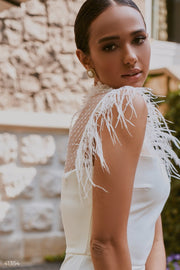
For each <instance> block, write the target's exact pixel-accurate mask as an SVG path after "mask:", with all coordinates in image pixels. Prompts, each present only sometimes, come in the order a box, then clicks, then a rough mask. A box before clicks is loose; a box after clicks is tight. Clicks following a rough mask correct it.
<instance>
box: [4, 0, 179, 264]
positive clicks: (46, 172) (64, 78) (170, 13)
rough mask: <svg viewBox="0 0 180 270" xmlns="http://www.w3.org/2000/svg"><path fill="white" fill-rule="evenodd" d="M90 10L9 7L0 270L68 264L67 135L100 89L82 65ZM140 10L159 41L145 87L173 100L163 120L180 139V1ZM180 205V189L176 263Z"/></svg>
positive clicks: (172, 227) (171, 245)
mask: <svg viewBox="0 0 180 270" xmlns="http://www.w3.org/2000/svg"><path fill="white" fill-rule="evenodd" d="M83 2H84V1H82V0H76V1H75V0H42V1H40V0H30V1H26V0H23V1H22V0H0V262H1V264H2V265H6V266H8V267H10V266H17V265H19V264H22V263H24V262H30V263H32V264H34V263H37V262H42V261H44V260H50V261H53V260H61V256H60V255H62V254H63V253H64V250H65V239H64V232H63V226H62V222H61V213H60V209H59V204H60V195H61V177H62V174H63V167H64V162H65V157H66V146H67V141H68V132H69V127H70V123H71V117H72V115H73V114H74V113H75V111H77V110H78V109H79V108H80V106H81V104H82V98H83V96H84V95H85V94H86V93H87V91H88V86H89V85H90V84H92V81H90V79H88V78H87V75H86V72H85V71H84V70H83V68H82V67H81V65H80V64H79V63H78V60H77V59H76V56H75V44H74V33H73V24H74V19H75V16H76V14H77V12H78V10H79V7H80V6H81V5H82V3H83ZM135 2H136V3H137V4H138V5H139V7H140V8H141V10H142V12H143V14H144V16H145V19H146V22H147V29H148V32H149V35H150V37H151V47H152V59H151V65H150V72H149V76H148V78H147V81H146V84H145V86H147V87H150V88H152V89H153V91H154V93H155V94H157V95H160V96H164V98H163V102H162V103H161V105H160V110H161V112H162V113H163V114H164V115H165V117H166V118H167V119H168V120H170V121H172V122H173V124H169V125H170V128H172V129H173V130H175V131H176V132H175V136H177V137H178V138H179V139H180V31H179V25H180V16H179V15H180V0H139V1H138V0H136V1H135ZM178 155H179V157H180V152H179V153H178ZM179 202H180V182H179V181H178V180H176V179H172V191H171V195H170V197H169V200H168V202H167V204H166V206H165V209H164V211H163V215H162V217H163V225H164V237H165V245H166V251H167V255H172V256H174V255H173V254H178V253H180V207H179ZM72 226H73V224H72ZM172 256H171V257H172ZM174 258H175V257H172V260H176V259H177V257H176V258H175V259H174ZM169 260H171V259H169ZM177 260H178V259H177ZM172 269H173V268H172ZM174 269H175V268H174Z"/></svg>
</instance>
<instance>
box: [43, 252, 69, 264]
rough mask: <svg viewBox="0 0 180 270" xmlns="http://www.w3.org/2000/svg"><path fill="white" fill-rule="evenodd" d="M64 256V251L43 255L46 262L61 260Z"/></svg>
mask: <svg viewBox="0 0 180 270" xmlns="http://www.w3.org/2000/svg"><path fill="white" fill-rule="evenodd" d="M64 258H65V253H63V254H61V255H54V256H53V255H47V256H45V257H44V260H45V261H46V262H50V263H54V262H63V261H64Z"/></svg>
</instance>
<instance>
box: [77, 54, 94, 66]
mask: <svg viewBox="0 0 180 270" xmlns="http://www.w3.org/2000/svg"><path fill="white" fill-rule="evenodd" d="M76 55H77V57H78V59H79V61H80V62H81V64H82V65H83V66H84V67H85V69H89V68H91V60H90V56H89V55H87V54H85V53H84V52H83V51H81V50H80V49H77V50H76Z"/></svg>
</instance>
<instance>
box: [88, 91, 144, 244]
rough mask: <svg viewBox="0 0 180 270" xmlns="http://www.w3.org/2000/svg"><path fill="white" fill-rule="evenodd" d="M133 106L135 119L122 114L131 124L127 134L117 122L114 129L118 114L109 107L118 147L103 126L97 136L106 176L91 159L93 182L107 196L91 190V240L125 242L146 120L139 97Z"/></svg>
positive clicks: (97, 163)
mask: <svg viewBox="0 0 180 270" xmlns="http://www.w3.org/2000/svg"><path fill="white" fill-rule="evenodd" d="M123 106H126V104H123ZM133 106H134V108H135V111H136V115H133V116H132V110H131V108H130V107H127V109H126V112H125V117H126V119H129V120H130V121H131V123H132V124H133V125H131V124H130V123H128V122H127V123H128V124H127V125H128V131H127V129H126V128H125V126H123V125H122V123H120V122H119V124H118V126H117V127H116V126H115V125H116V121H117V117H118V113H117V109H116V108H114V107H113V111H112V112H113V119H114V120H113V127H114V129H115V131H116V134H117V135H118V140H119V142H120V143H119V142H118V141H116V142H115V143H114V144H113V142H112V139H111V136H110V134H109V131H108V130H107V128H106V127H105V126H104V128H103V131H102V133H101V136H102V146H103V155H104V159H105V161H106V164H107V166H108V168H109V172H107V171H106V170H104V169H102V167H101V163H100V160H99V159H98V158H97V157H95V162H94V174H93V181H94V183H95V184H96V185H98V186H101V187H103V188H104V189H105V190H107V192H105V191H103V190H102V189H99V188H97V187H93V209H92V216H93V220H92V236H91V239H92V240H93V239H95V240H99V241H103V242H104V241H109V240H110V239H111V240H115V239H121V241H122V242H123V239H124V240H126V230H127V221H128V216H129V209H130V204H131V197H132V190H133V183H134V176H135V172H136V167H137V162H138V159H139V155H140V151H141V147H142V143H143V139H144V133H145V127H146V120H147V107H146V104H145V102H144V99H143V98H142V97H141V96H139V95H138V96H135V97H134V99H133Z"/></svg>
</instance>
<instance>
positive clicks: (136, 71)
mask: <svg viewBox="0 0 180 270" xmlns="http://www.w3.org/2000/svg"><path fill="white" fill-rule="evenodd" d="M141 73H142V71H141V70H140V69H133V70H130V71H128V72H127V73H125V74H123V75H121V76H122V77H123V78H133V77H136V76H138V75H140V74H141Z"/></svg>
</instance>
